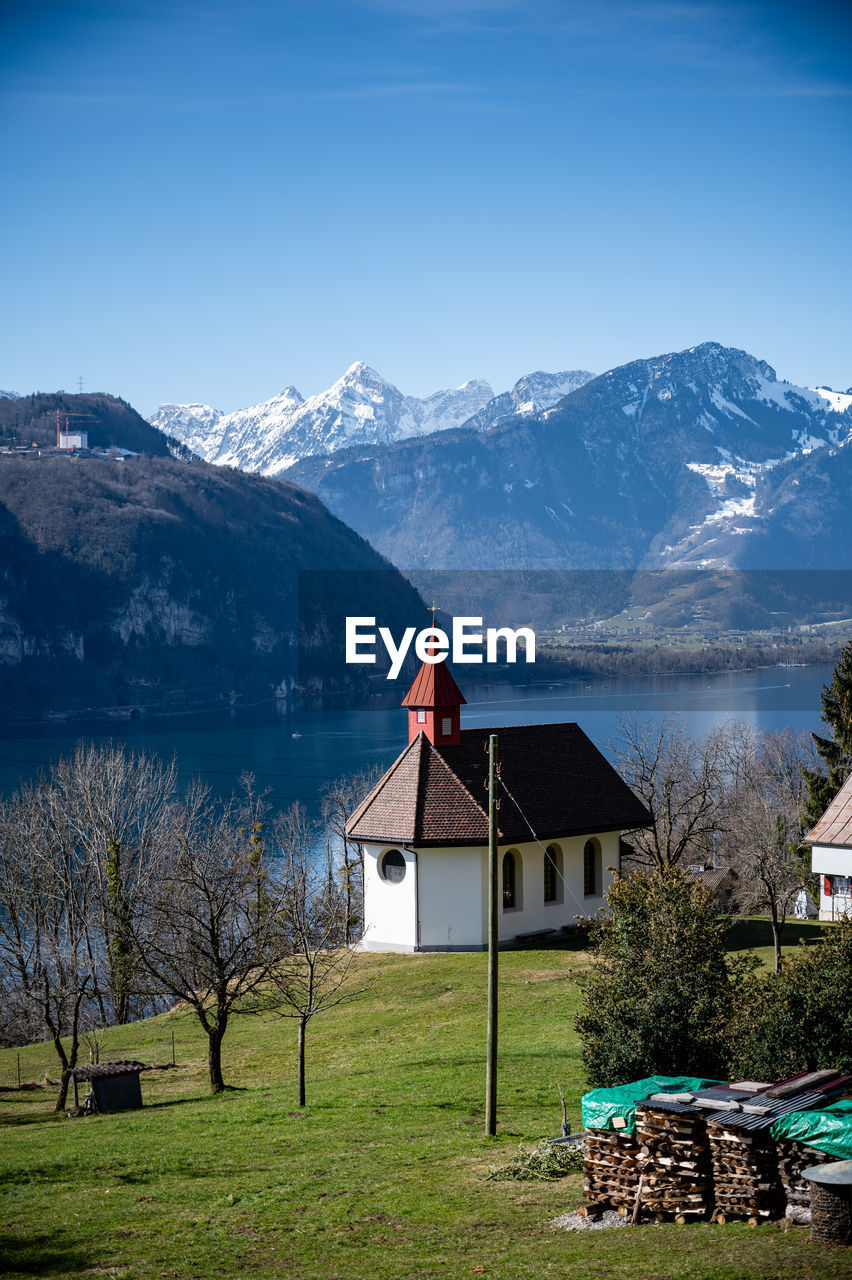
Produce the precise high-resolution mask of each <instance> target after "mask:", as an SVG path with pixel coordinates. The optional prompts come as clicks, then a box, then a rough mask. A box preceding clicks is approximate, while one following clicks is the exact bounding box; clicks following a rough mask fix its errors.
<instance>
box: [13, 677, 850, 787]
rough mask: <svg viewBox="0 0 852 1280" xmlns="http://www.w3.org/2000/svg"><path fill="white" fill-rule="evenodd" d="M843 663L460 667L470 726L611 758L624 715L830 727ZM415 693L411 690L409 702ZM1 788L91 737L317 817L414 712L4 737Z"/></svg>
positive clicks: (80, 726)
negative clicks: (535, 731)
mask: <svg viewBox="0 0 852 1280" xmlns="http://www.w3.org/2000/svg"><path fill="white" fill-rule="evenodd" d="M832 670H833V668H832V667H831V665H828V664H827V665H824V666H822V665H820V666H811V667H772V668H768V669H765V670H761V671H740V672H735V673H726V674H720V675H695V676H682V675H681V676H647V677H639V678H637V677H632V678H630V679H613V680H596V681H594V682H591V683H588V684H584V683H583V684H581V683H569V682H567V681H566V682H564V683H559V684H553V683H549V682H539V683H535V682H530V681H526V682H524V683H523V684H520V683H519V684H516V685H508V684H496V685H485V684H480V685H477V684H474V683H473V682H472V681H470V680H466V679H465V673H464V671H461V672H460V671H458V670H456V672H455V674H456V677H457V679H458V682H459V684H460V686H461V687H462V692H463V693H464V694H465V696H466V697H467V699H468V702H467V706H466V707H463V708H462V727H463V728H482V729H483V730H484V729H487V728H491V727H493V728H497V729H499V728H500V726H501V725H510V724H537V723H544V722H549V723H552V722H554V721H560V720H576V721H577V722H578V723H579V724H580V726H581V727H582V728H583V729H584V730H585V731H586V733H588V735H589V737H590V738H592V740H593V741H594V742H595V743H596V744H597V745H598V747H600V749H601V750H602V751H604V752H605V753H608V751H609V746H610V743H611V742H612V741H613V739H614V738H615V736H616V733H617V727H618V726H617V721H618V717H619V716H620V715H623V714H625V713H631V712H636V713H638V714H639V715H642V716H649V717H654V718H656V719H659V718H660V717H662V716H664V715H666V714H667V713H671V712H679V713H680V714H681V715H682V718H683V721H684V724H685V725H686V727H687V729H688V730H689V732H690V733H692V734H694V735H696V736H698V735H700V734H703V733H706V732H708V731H709V730H710V729H712V728H713V727H714V726H716V725H718V724H721V723H723V722H724V721H726V720H733V719H738V720H745V721H748V722H749V723H751V724H754V725H756V726H758V727H759V728H762V729H767V730H781V729H785V728H791V729H794V730H800V729H807V730H818V729H819V728H820V718H819V713H820V701H819V695H820V692H821V690H822V686H823V685H824V684H825V683H826V682H827V681H829V680H830V679H831V675H832ZM404 694H405V689H404V688H403V687H402V686H401V685H400V689H399V696H400V699H401V698H402V697H403V696H404ZM0 734H2V736H0V788H1V789H2V792H3V794H6V795H8V794H9V793H10V792H11V791H13V790H14V789H15V788H16V787H17V786H18V785H19V784H20V782H21V780H22V779H24V780H29V779H33V778H35V777H37V775H38V773H39V771H40V770H43V769H45V768H46V767H47V766H49V765H50V764H51V762H53V761H55V760H58V759H59V758H60V756H62V755H67V754H68V753H69V752H70V751H72V750H73V748H74V745H75V743H76V742H78V741H79V740H80V739H81V738H85V739H88V740H92V741H95V742H106V741H108V740H110V739H112V740H113V741H116V742H123V743H125V745H126V746H127V747H128V748H133V749H137V750H145V751H153V752H158V753H159V754H160V755H163V756H167V757H171V756H172V754H176V755H177V761H178V767H179V770H180V775H181V779H182V781H184V782H188V781H189V780H190V779H191V778H193V777H197V776H199V775H200V776H201V777H202V778H204V779H205V780H206V781H207V782H209V784H210V785H211V786H212V787H213V788H214V789H215V790H216V791H217V792H219V794H221V795H223V796H227V795H230V793H231V792H232V791H233V790H234V789H235V788H236V786H237V782H238V778H239V775H240V774H241V773H242V772H244V771H248V772H250V773H253V774H254V775H255V778H256V780H257V783H258V785H259V786H260V787H261V788H263V789H266V788H268V789H269V791H270V801H271V803H272V804H273V806H274V807H275V808H279V807H286V806H287V805H289V804H291V803H292V802H293V801H294V800H301V801H302V802H303V803H304V804H306V805H307V806H308V808H309V809H310V810H312V811H314V812H315V811H316V809H317V807H318V798H319V795H320V793H321V791H322V789H323V787H324V786H325V785H326V784H327V783H328V782H329V781H330V780H332V779H333V778H336V777H340V776H341V775H343V774H347V773H352V772H354V771H356V770H358V769H362V768H365V767H369V766H371V765H376V764H378V765H381V766H382V767H386V766H387V765H389V764H390V763H391V761H392V760H394V759H395V757H396V756H397V755H398V754H399V752H400V751H401V750H402V748H403V747H404V746H405V743H406V741H407V714H406V712H405V711H404V710H403V709H402V708H399V709H378V708H377V709H375V710H366V711H365V710H357V711H353V710H347V709H345V708H334V709H330V710H328V709H327V710H309V711H296V712H293V713H291V714H289V715H286V716H281V715H276V714H275V713H274V712H272V711H271V710H270V711H268V712H235V713H228V712H216V713H210V714H199V715H194V716H184V717H176V718H173V719H171V718H170V719H168V720H165V719H157V720H154V719H151V720H135V721H127V722H116V721H108V722H104V721H93V722H85V721H77V722H75V723H74V724H73V725H57V724H49V725H38V726H29V727H21V728H15V729H8V730H0Z"/></svg>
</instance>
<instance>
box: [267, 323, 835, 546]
mask: <svg viewBox="0 0 852 1280" xmlns="http://www.w3.org/2000/svg"><path fill="white" fill-rule="evenodd" d="M286 474H287V477H288V479H292V480H294V481H295V482H296V483H297V484H300V485H304V486H305V487H306V488H308V489H310V490H312V491H313V492H315V493H317V494H318V495H319V496H320V497H321V498H322V500H323V502H325V503H326V505H327V506H328V507H329V508H330V510H332V511H334V512H336V513H337V514H338V515H340V516H341V518H343V519H346V520H348V521H349V522H350V523H351V524H352V525H353V527H354V528H356V529H357V530H358V532H359V533H361V534H362V536H363V537H365V538H367V540H368V541H369V542H371V543H372V545H373V546H375V547H376V548H377V549H378V550H379V551H381V552H382V553H383V554H384V555H386V556H388V558H390V559H392V560H393V562H394V563H395V564H397V565H399V566H400V567H402V568H403V569H412V570H413V569H422V568H430V569H438V568H448V569H457V568H471V567H477V568H482V569H485V568H526V569H535V568H541V569H548V568H560V569H561V568H569V567H571V568H637V567H644V568H693V569H695V568H720V567H735V568H790V569H793V568H800V569H809V568H848V567H852V536H850V534H852V513H850V505H849V502H848V494H849V492H850V481H852V392H834V391H831V390H830V389H828V388H816V389H811V388H807V387H800V386H796V385H794V384H791V383H789V382H784V381H781V380H779V379H778V378H777V376H776V374H775V371H774V370H773V369H772V368H771V367H770V366H769V365H768V364H767V363H766V362H765V361H763V360H760V359H757V358H756V357H754V356H752V355H750V354H749V353H748V352H745V351H740V350H737V349H734V348H729V347H724V346H722V345H720V344H719V343H716V342H706V343H703V344H701V345H700V346H696V347H691V348H689V349H688V350H686V351H680V352H676V353H672V354H668V355H661V356H657V357H654V358H652V359H647V360H636V361H633V362H631V363H630V364H627V365H623V366H621V367H619V368H617V369H613V370H611V371H609V372H607V373H605V374H603V375H601V376H600V377H597V378H593V379H591V380H588V381H586V382H585V383H584V384H583V385H582V386H580V387H579V388H577V389H576V390H573V391H571V392H570V393H569V394H567V395H566V396H564V397H563V398H561V399H560V400H559V401H558V402H557V403H556V404H555V405H552V406H551V407H545V408H543V409H537V410H535V411H533V412H523V413H517V414H514V415H512V414H510V415H509V416H503V417H500V418H499V419H498V420H497V421H496V422H495V423H494V424H490V425H489V429H487V430H479V431H474V430H471V429H470V426H469V425H468V426H465V427H462V428H461V429H456V430H449V431H442V432H440V433H434V434H432V435H428V436H425V437H423V438H420V439H411V440H406V441H402V442H396V443H386V444H383V445H380V446H372V447H370V448H364V447H349V448H347V449H341V450H338V451H336V452H334V453H328V454H327V455H326V456H324V457H323V456H309V457H304V458H302V459H301V460H300V461H299V462H297V463H295V464H294V465H293V466H291V467H290V468H289V469H288V471H287V473H286Z"/></svg>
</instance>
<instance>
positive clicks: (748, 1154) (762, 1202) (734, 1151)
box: [707, 1121, 784, 1222]
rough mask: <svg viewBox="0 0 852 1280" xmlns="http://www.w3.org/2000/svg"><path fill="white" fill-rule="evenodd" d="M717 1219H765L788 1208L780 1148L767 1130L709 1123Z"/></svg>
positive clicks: (775, 1215)
mask: <svg viewBox="0 0 852 1280" xmlns="http://www.w3.org/2000/svg"><path fill="white" fill-rule="evenodd" d="M707 1133H708V1137H709V1139H710V1156H711V1160H712V1164H713V1183H714V1189H715V1195H716V1214H715V1217H716V1220H717V1221H722V1222H724V1221H725V1220H726V1219H727V1218H729V1217H733V1218H748V1219H750V1220H752V1219H753V1220H755V1221H762V1220H765V1219H767V1218H778V1217H781V1215H782V1214H783V1212H784V1189H783V1187H782V1186H781V1180H780V1177H779V1173H778V1152H777V1149H776V1146H775V1142H774V1140H773V1139H772V1137H771V1136H770V1135H769V1133H768V1132H767V1131H766V1130H748V1129H734V1128H732V1127H731V1126H729V1125H726V1124H713V1122H712V1121H711V1122H710V1123H709V1124H708V1126H707Z"/></svg>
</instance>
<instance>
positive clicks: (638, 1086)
mask: <svg viewBox="0 0 852 1280" xmlns="http://www.w3.org/2000/svg"><path fill="white" fill-rule="evenodd" d="M714 1084H719V1081H718V1080H702V1079H699V1078H698V1077H697V1076H647V1077H646V1078H645V1079H644V1080H634V1082H633V1083H632V1084H621V1085H618V1086H617V1087H616V1088H614V1089H592V1090H591V1091H590V1092H589V1093H587V1094H584V1096H583V1101H582V1103H581V1107H582V1117H583V1125H584V1127H585V1128H586V1129H612V1127H613V1124H612V1121H613V1118H614V1117H615V1116H621V1117H622V1118H623V1119H624V1120H625V1121H626V1122H627V1123H626V1125H625V1127H624V1129H622V1130H621V1132H622V1133H632V1132H633V1130H634V1129H635V1127H636V1103H637V1102H641V1101H642V1099H643V1098H647V1097H648V1096H649V1095H650V1094H652V1093H695V1091H696V1089H709V1088H711V1087H712V1086H713V1085H714Z"/></svg>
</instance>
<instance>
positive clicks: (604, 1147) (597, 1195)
mask: <svg viewBox="0 0 852 1280" xmlns="http://www.w3.org/2000/svg"><path fill="white" fill-rule="evenodd" d="M638 1156H639V1144H638V1143H637V1141H636V1139H635V1137H634V1136H633V1134H632V1133H619V1132H610V1130H609V1129H589V1130H588V1131H587V1133H586V1152H585V1156H584V1158H583V1190H584V1192H585V1195H586V1200H587V1201H588V1202H589V1203H590V1204H595V1205H600V1206H602V1207H606V1206H607V1205H611V1206H612V1207H613V1208H614V1209H618V1208H624V1209H627V1208H629V1209H632V1208H633V1205H634V1203H635V1200H636V1188H637V1185H638V1183H639V1165H638Z"/></svg>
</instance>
